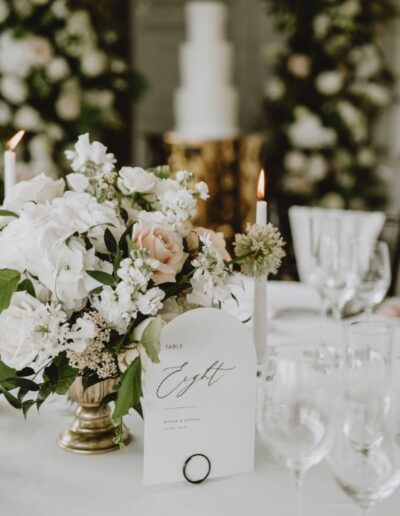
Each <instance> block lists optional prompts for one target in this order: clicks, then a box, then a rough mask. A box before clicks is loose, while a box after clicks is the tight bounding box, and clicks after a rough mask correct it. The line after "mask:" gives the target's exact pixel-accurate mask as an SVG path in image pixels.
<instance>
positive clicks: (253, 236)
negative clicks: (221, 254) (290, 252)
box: [233, 224, 285, 278]
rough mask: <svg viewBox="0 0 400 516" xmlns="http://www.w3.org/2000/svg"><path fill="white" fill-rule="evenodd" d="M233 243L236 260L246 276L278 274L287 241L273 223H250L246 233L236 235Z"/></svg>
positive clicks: (257, 276)
mask: <svg viewBox="0 0 400 516" xmlns="http://www.w3.org/2000/svg"><path fill="white" fill-rule="evenodd" d="M233 245H234V248H235V255H236V261H237V262H238V263H239V265H240V269H241V272H242V274H244V275H245V276H252V277H256V278H259V277H262V276H268V275H269V274H276V273H277V272H278V269H279V267H280V265H281V262H282V258H283V257H284V256H285V251H284V250H283V246H284V245H285V242H284V241H283V239H282V236H281V234H280V232H279V230H278V229H277V228H276V227H274V226H273V225H272V224H267V225H266V226H260V225H259V224H253V225H252V224H249V225H248V226H247V229H246V233H244V234H238V235H236V237H235V242H234V244H233Z"/></svg>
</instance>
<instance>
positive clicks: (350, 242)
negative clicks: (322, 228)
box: [318, 226, 357, 322]
mask: <svg viewBox="0 0 400 516" xmlns="http://www.w3.org/2000/svg"><path fill="white" fill-rule="evenodd" d="M318 263H319V266H320V268H321V271H322V278H323V285H322V289H323V291H324V294H325V296H326V298H327V300H328V302H329V304H330V306H331V308H332V311H333V314H334V317H335V320H336V321H337V322H340V320H341V317H342V312H343V308H344V306H345V305H346V303H347V302H348V301H350V299H352V297H353V296H354V293H355V287H356V284H357V271H356V265H357V264H356V259H355V243H354V239H353V238H351V236H350V235H349V234H348V233H347V232H346V231H342V230H340V227H339V226H337V227H334V230H333V231H332V232H329V233H324V234H323V235H321V237H320V241H319V245H318Z"/></svg>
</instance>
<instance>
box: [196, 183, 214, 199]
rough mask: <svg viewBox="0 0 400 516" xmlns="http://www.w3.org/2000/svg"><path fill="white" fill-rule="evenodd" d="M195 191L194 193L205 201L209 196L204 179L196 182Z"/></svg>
mask: <svg viewBox="0 0 400 516" xmlns="http://www.w3.org/2000/svg"><path fill="white" fill-rule="evenodd" d="M195 191H196V193H198V195H199V197H200V199H202V200H203V201H206V200H207V199H208V198H209V197H210V194H209V192H208V185H207V183H205V182H204V181H200V182H199V183H196V185H195Z"/></svg>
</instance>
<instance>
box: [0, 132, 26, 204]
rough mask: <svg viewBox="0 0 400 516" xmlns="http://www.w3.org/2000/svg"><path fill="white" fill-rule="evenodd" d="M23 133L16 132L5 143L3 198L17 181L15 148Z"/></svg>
mask: <svg viewBox="0 0 400 516" xmlns="http://www.w3.org/2000/svg"><path fill="white" fill-rule="evenodd" d="M24 133H25V131H18V133H17V134H15V135H14V136H13V137H12V138H11V140H9V141H8V142H7V147H8V149H7V150H6V151H5V153H4V197H7V195H8V194H9V193H10V190H11V188H12V187H13V186H14V185H15V183H16V181H17V173H16V161H17V160H16V155H15V151H14V149H15V147H16V146H17V145H18V143H19V142H20V141H21V138H22V137H23V136H24Z"/></svg>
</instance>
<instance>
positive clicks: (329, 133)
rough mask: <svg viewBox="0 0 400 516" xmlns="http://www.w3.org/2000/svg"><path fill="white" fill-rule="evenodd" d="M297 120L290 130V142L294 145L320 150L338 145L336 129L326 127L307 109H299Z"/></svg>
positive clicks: (297, 110) (296, 113) (296, 114)
mask: <svg viewBox="0 0 400 516" xmlns="http://www.w3.org/2000/svg"><path fill="white" fill-rule="evenodd" d="M295 118H296V120H295V122H294V123H293V124H291V125H290V126H289V128H288V136H289V140H290V141H291V142H292V144H293V145H295V146H297V147H300V148H303V149H320V148H324V147H332V146H333V145H334V144H335V143H336V139H337V135H336V132H335V131H334V129H331V128H329V127H324V126H323V125H322V121H321V119H320V118H319V117H318V116H317V115H316V114H314V113H312V112H311V111H309V110H308V109H307V108H302V107H299V108H297V109H296V110H295Z"/></svg>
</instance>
